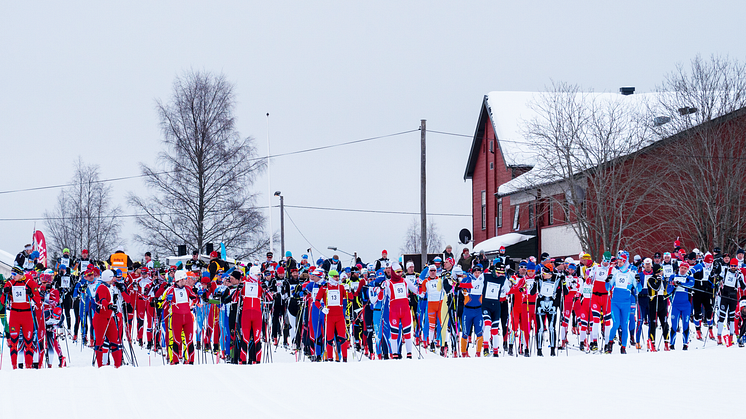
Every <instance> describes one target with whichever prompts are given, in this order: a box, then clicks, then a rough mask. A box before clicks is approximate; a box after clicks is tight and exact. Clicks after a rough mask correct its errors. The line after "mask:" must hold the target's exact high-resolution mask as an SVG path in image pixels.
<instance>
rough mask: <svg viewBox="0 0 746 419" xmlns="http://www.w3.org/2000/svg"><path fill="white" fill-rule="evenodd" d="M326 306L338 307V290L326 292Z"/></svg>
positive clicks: (340, 303) (339, 300) (339, 301)
mask: <svg viewBox="0 0 746 419" xmlns="http://www.w3.org/2000/svg"><path fill="white" fill-rule="evenodd" d="M326 305H327V306H329V307H339V306H341V305H342V300H341V298H339V290H328V291H327V292H326Z"/></svg>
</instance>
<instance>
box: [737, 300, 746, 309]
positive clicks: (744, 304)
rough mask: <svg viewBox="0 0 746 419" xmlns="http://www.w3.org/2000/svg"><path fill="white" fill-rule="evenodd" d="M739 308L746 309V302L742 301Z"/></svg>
mask: <svg viewBox="0 0 746 419" xmlns="http://www.w3.org/2000/svg"><path fill="white" fill-rule="evenodd" d="M738 307H741V308H744V307H746V300H741V301H739V302H738Z"/></svg>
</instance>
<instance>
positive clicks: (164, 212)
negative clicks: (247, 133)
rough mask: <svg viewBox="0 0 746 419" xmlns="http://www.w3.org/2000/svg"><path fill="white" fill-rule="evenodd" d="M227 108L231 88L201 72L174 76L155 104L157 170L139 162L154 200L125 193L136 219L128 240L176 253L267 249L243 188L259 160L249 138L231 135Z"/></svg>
mask: <svg viewBox="0 0 746 419" xmlns="http://www.w3.org/2000/svg"><path fill="white" fill-rule="evenodd" d="M234 105H235V96H234V92H233V84H231V83H230V82H228V81H227V80H226V78H225V76H223V75H222V74H221V75H214V74H211V73H209V72H200V71H189V72H186V73H185V74H184V75H182V76H181V77H177V79H176V80H175V82H174V85H173V93H172V97H171V100H170V102H168V103H163V102H161V101H158V102H157V110H158V114H159V117H160V121H161V128H162V130H163V141H162V142H163V146H164V148H165V150H164V151H162V152H161V153H159V155H158V163H157V167H150V166H147V165H144V164H142V165H141V170H142V173H143V174H144V175H145V176H146V178H145V182H146V185H147V186H148V188H149V189H151V190H152V191H153V192H154V195H153V196H151V197H148V198H144V197H140V196H137V195H135V194H130V196H129V202H130V204H131V205H132V206H133V207H134V208H136V209H137V210H138V213H140V214H142V215H141V216H138V217H137V223H138V224H139V226H140V228H141V233H140V234H138V235H136V236H135V238H136V239H137V240H138V241H140V242H141V243H143V244H144V245H145V246H146V247H148V248H150V249H153V250H155V251H157V252H160V253H167V252H170V253H172V254H175V253H176V251H177V248H178V246H179V245H182V244H186V245H188V246H190V247H193V248H196V249H203V248H204V245H205V244H206V243H211V242H214V243H216V244H217V243H219V242H222V243H224V244H225V246H226V248H229V249H230V252H231V254H236V255H238V256H240V257H245V256H249V255H254V254H256V253H258V252H260V251H261V250H262V249H264V248H266V247H267V246H268V242H269V238H268V236H266V234H265V233H264V231H263V225H264V216H263V215H262V213H261V212H260V211H259V209H257V207H256V206H255V202H256V195H255V194H253V193H252V192H251V190H250V187H251V185H252V183H253V181H254V179H255V177H256V176H257V174H258V173H259V172H260V171H261V170H262V169H263V167H264V162H263V160H261V159H259V158H257V157H256V149H255V147H254V140H253V139H252V138H251V137H247V138H242V137H241V136H240V135H239V133H238V132H237V131H236V127H235V120H234V117H233V110H234Z"/></svg>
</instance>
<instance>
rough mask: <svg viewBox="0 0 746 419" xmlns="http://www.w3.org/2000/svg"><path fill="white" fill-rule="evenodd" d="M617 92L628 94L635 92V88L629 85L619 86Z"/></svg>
mask: <svg viewBox="0 0 746 419" xmlns="http://www.w3.org/2000/svg"><path fill="white" fill-rule="evenodd" d="M619 93H621V94H622V95H624V96H629V95H631V94H634V93H635V88H634V87H631V86H630V87H620V88H619Z"/></svg>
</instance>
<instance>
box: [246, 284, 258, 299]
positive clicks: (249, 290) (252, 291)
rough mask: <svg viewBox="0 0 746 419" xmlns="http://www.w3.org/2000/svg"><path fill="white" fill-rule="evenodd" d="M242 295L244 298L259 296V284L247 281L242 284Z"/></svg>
mask: <svg viewBox="0 0 746 419" xmlns="http://www.w3.org/2000/svg"><path fill="white" fill-rule="evenodd" d="M243 296H244V297H245V298H259V284H257V283H255V282H247V283H246V284H244V286H243Z"/></svg>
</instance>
